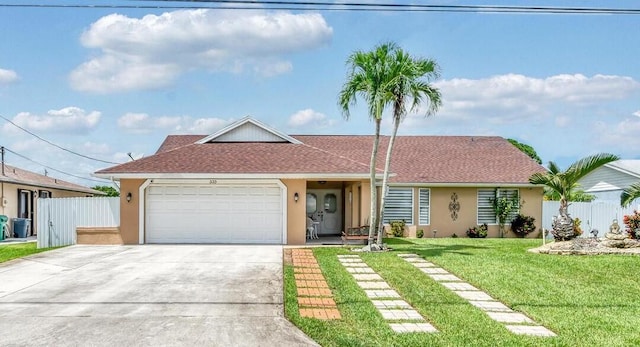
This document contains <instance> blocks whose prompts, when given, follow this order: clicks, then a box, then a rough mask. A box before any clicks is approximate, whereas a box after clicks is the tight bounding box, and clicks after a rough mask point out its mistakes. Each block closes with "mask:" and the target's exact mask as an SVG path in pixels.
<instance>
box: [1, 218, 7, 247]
mask: <svg viewBox="0 0 640 347" xmlns="http://www.w3.org/2000/svg"><path fill="white" fill-rule="evenodd" d="M8 221H9V217H7V216H4V215H0V241H2V240H4V230H5V228H8V226H7V222H8Z"/></svg>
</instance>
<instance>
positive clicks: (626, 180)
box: [578, 160, 640, 205]
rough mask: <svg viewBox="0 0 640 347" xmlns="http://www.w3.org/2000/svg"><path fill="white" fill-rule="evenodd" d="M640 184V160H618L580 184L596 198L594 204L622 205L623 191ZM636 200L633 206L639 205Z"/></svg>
mask: <svg viewBox="0 0 640 347" xmlns="http://www.w3.org/2000/svg"><path fill="white" fill-rule="evenodd" d="M638 182H640V160H616V161H614V162H611V163H608V164H605V165H604V166H602V167H600V168H598V169H596V170H594V171H592V172H591V173H590V174H588V175H587V176H585V177H583V178H582V179H581V180H580V181H579V182H578V183H579V184H580V186H581V187H582V189H584V190H585V191H586V192H587V193H589V194H592V195H594V196H595V197H596V199H595V200H594V202H611V203H615V204H620V194H622V190H623V189H625V188H628V187H629V186H630V185H632V184H634V183H638ZM638 203H639V201H638V200H635V201H634V202H633V204H632V205H637V204H638Z"/></svg>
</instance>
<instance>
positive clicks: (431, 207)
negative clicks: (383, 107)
mask: <svg viewBox="0 0 640 347" xmlns="http://www.w3.org/2000/svg"><path fill="white" fill-rule="evenodd" d="M388 140H389V138H388V137H382V138H381V143H380V150H379V153H380V156H379V157H378V172H377V178H376V179H377V181H381V179H382V173H383V170H382V168H383V167H384V157H385V155H386V149H385V148H386V146H387V143H388ZM372 144H373V136H370V135H369V136H338V135H335V136H334V135H287V134H284V133H282V132H280V131H278V130H276V129H273V128H271V127H269V126H267V125H265V124H263V123H262V122H259V121H257V120H255V119H253V118H249V117H247V118H243V119H241V120H239V121H237V122H235V123H233V124H231V125H229V126H227V127H226V128H224V129H222V130H220V131H218V132H216V133H215V134H212V135H208V136H206V135H170V136H168V137H167V138H166V139H165V141H164V142H163V143H162V145H161V146H160V148H159V149H158V151H157V152H156V153H155V154H153V155H151V156H148V157H145V158H142V159H138V160H135V161H131V162H128V163H124V164H121V165H117V166H113V167H110V168H106V169H103V170H100V171H97V172H96V173H95V176H97V177H102V178H109V179H113V180H118V181H119V182H120V191H121V209H120V218H121V220H120V232H121V236H122V239H123V241H124V243H129V244H143V243H258V244H288V245H301V244H305V243H306V230H307V228H306V223H307V217H312V218H313V219H314V220H315V221H317V222H318V224H319V225H318V234H319V235H320V236H322V235H340V233H341V231H343V230H345V229H347V228H350V227H356V226H362V225H366V224H368V221H369V219H370V216H369V209H370V207H369V206H370V196H371V194H370V184H369V177H370V176H369V161H370V156H371V147H372ZM543 171H545V169H544V168H543V167H542V166H540V165H539V164H537V163H536V162H534V161H533V160H531V159H530V158H529V157H528V156H527V155H525V154H524V153H522V152H521V151H519V150H518V149H517V148H516V147H514V146H513V145H511V144H510V143H509V142H507V141H506V140H505V139H503V138H501V137H493V136H491V137H485V136H400V137H398V138H397V140H396V144H395V146H394V156H393V160H392V165H391V172H392V176H391V178H390V189H389V195H388V199H387V208H386V210H385V222H389V221H391V220H400V219H402V220H404V221H405V222H406V224H407V225H408V231H409V234H410V235H411V236H413V235H416V232H417V230H420V229H422V230H423V231H424V235H425V237H433V236H436V237H447V236H451V235H453V234H454V233H455V234H456V235H458V236H464V235H465V231H466V230H467V228H469V227H472V226H475V225H477V224H481V223H485V222H486V223H488V224H491V225H490V228H489V236H497V235H498V227H497V225H496V217H495V215H494V214H493V209H492V206H491V199H492V198H494V197H495V196H496V194H497V195H498V196H507V195H508V196H517V197H518V199H519V200H520V201H522V202H523V204H522V206H521V212H522V213H524V214H526V215H530V216H533V217H534V218H536V223H538V224H537V225H538V227H539V225H540V224H539V223H540V220H541V214H542V200H543V199H542V196H543V191H542V187H539V186H534V185H531V184H530V183H529V182H528V179H529V177H530V176H531V174H533V173H535V172H543ZM377 184H378V185H379V186H380V185H381V182H377Z"/></svg>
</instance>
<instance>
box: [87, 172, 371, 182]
mask: <svg viewBox="0 0 640 347" xmlns="http://www.w3.org/2000/svg"><path fill="white" fill-rule="evenodd" d="M93 176H95V177H101V178H108V179H112V180H120V179H163V178H167V179H308V180H322V181H328V180H334V181H349V180H354V179H357V180H361V179H369V177H370V176H369V174H368V173H361V174H356V173H350V174H339V173H287V174H284V173H264V174H263V173H261V174H251V173H241V174H237V173H236V174H233V173H221V174H217V173H116V174H109V173H106V174H94V175H93ZM376 177H377V178H382V174H379V176H376Z"/></svg>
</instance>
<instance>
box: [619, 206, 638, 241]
mask: <svg viewBox="0 0 640 347" xmlns="http://www.w3.org/2000/svg"><path fill="white" fill-rule="evenodd" d="M622 221H623V222H624V225H625V226H626V228H625V231H626V232H627V234H629V237H631V238H632V239H640V233H639V232H636V231H640V212H638V211H636V210H634V211H633V214H630V215H626V216H624V218H623V219H622Z"/></svg>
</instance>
